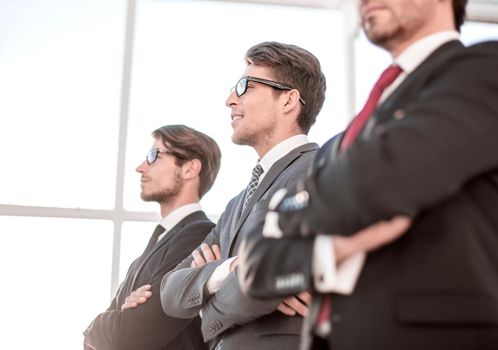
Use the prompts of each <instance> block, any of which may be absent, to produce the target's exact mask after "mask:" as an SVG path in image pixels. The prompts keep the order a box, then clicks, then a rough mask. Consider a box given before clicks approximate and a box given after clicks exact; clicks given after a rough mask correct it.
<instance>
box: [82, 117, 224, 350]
mask: <svg viewBox="0 0 498 350" xmlns="http://www.w3.org/2000/svg"><path fill="white" fill-rule="evenodd" d="M152 135H153V137H154V139H155V140H154V144H153V146H152V149H151V150H150V151H149V153H148V155H147V158H146V160H145V161H144V162H143V163H142V164H140V165H139V166H138V168H137V172H139V173H140V174H141V186H142V192H141V197H142V199H143V200H145V201H155V202H158V203H159V205H160V208H161V216H162V220H161V222H160V223H159V225H158V226H157V228H156V230H155V231H154V234H153V235H152V237H151V239H150V241H149V244H148V246H147V247H146V249H145V251H144V252H143V254H142V255H141V256H140V257H138V258H137V259H136V260H135V261H134V262H133V264H132V265H131V266H130V268H129V270H128V273H127V275H126V278H125V280H124V281H123V283H122V284H121V286H120V288H119V290H118V292H117V294H116V297H115V298H114V300H113V301H112V303H111V305H110V307H109V308H108V309H107V310H106V311H105V312H103V313H101V314H100V315H98V316H97V317H96V318H95V319H94V320H93V321H92V323H91V324H90V326H89V327H88V329H87V330H86V331H85V333H84V335H85V339H84V347H85V349H96V350H111V349H112V350H125V349H130V350H138V349H140V350H152V349H157V350H160V349H171V350H177V349H187V350H188V349H191V350H194V349H203V348H205V344H204V342H203V341H202V338H201V334H200V320H199V319H198V318H196V319H193V320H185V319H177V318H173V317H169V316H167V315H166V314H164V312H163V310H162V308H161V302H160V295H159V285H160V282H161V279H162V277H163V276H164V275H165V274H166V273H167V272H169V271H170V270H171V269H173V268H174V267H175V266H176V265H178V263H180V262H181V261H182V260H183V259H184V258H185V257H186V256H187V255H188V254H189V253H190V252H191V251H192V249H194V248H195V247H197V245H198V244H199V243H200V242H202V240H203V239H204V237H205V236H206V233H207V232H209V230H211V229H212V228H213V226H214V224H213V223H212V222H211V221H210V220H209V219H208V218H207V217H206V215H205V214H204V212H202V211H201V208H200V205H199V203H198V202H199V199H200V198H201V197H202V196H203V195H204V194H206V193H207V191H209V189H210V188H211V186H212V185H213V182H214V180H215V178H216V175H217V173H218V170H219V167H220V160H221V153H220V150H219V148H218V145H217V144H216V142H215V141H214V140H213V139H211V138H210V137H209V136H207V135H205V134H203V133H201V132H198V131H196V130H194V129H192V128H189V127H186V126H183V125H169V126H164V127H161V128H159V129H157V130H156V131H154V132H153V134H152Z"/></svg>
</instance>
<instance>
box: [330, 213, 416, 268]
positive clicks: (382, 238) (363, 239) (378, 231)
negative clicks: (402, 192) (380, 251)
mask: <svg viewBox="0 0 498 350" xmlns="http://www.w3.org/2000/svg"><path fill="white" fill-rule="evenodd" d="M411 224H412V221H411V219H410V218H408V217H407V216H395V217H394V218H392V219H391V220H389V221H379V222H377V223H375V224H373V225H370V226H368V227H367V228H365V229H363V230H361V231H358V232H357V233H355V234H354V235H352V236H349V237H343V236H333V237H334V239H333V242H334V252H335V257H336V263H339V262H341V261H342V260H344V259H345V258H347V257H349V256H351V255H353V254H355V253H359V252H369V251H372V250H375V249H377V248H380V247H382V246H384V245H386V244H388V243H390V242H392V241H394V240H396V239H398V238H399V237H400V236H401V235H403V234H404V233H405V232H406V231H407V230H408V229H409V228H410V226H411Z"/></svg>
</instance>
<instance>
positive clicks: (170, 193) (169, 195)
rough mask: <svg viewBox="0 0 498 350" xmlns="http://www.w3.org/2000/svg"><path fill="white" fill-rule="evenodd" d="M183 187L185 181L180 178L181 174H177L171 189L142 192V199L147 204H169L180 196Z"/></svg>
mask: <svg viewBox="0 0 498 350" xmlns="http://www.w3.org/2000/svg"><path fill="white" fill-rule="evenodd" d="M182 187H183V179H182V177H181V176H180V173H176V174H175V177H174V179H173V182H172V184H171V185H170V186H169V187H167V188H163V189H161V190H158V191H156V192H150V193H146V192H144V191H142V193H140V197H141V198H142V200H143V201H145V202H157V203H167V202H169V201H171V199H173V198H175V197H176V196H178V194H179V193H180V191H181V189H182Z"/></svg>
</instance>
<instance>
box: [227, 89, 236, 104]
mask: <svg viewBox="0 0 498 350" xmlns="http://www.w3.org/2000/svg"><path fill="white" fill-rule="evenodd" d="M237 99H238V97H237V94H236V93H235V89H232V91H230V95H228V98H227V100H226V101H225V106H227V107H230V106H232V105H235V104H237Z"/></svg>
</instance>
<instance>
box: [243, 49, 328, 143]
mask: <svg viewBox="0 0 498 350" xmlns="http://www.w3.org/2000/svg"><path fill="white" fill-rule="evenodd" d="M246 61H247V63H248V64H254V65H255V66H263V67H268V68H271V70H272V73H273V78H274V79H275V80H277V81H278V82H279V83H283V84H286V85H289V86H291V87H292V88H294V89H297V90H299V93H300V94H301V97H302V98H303V100H304V101H305V102H306V104H303V105H301V113H300V114H299V116H298V117H297V123H298V125H299V127H300V128H301V129H302V130H303V132H304V133H306V134H307V133H308V131H309V130H310V128H311V126H312V125H313V124H314V123H315V121H316V116H317V115H318V113H319V112H320V110H321V109H322V106H323V101H325V89H326V82H325V76H324V75H323V73H322V70H321V66H320V62H319V61H318V59H317V58H316V57H315V56H314V55H313V54H312V53H311V52H309V51H307V50H305V49H303V48H300V47H299V46H295V45H288V44H282V43H278V42H274V41H267V42H263V43H260V44H257V45H254V46H253V47H251V48H250V49H249V50H248V51H247V53H246ZM276 93H277V94H278V93H281V92H279V91H278V90H276Z"/></svg>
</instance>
